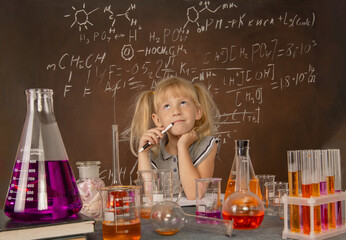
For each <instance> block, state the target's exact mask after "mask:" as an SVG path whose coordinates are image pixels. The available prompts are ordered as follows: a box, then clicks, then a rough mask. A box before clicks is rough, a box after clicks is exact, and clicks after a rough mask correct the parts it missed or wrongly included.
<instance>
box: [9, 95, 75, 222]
mask: <svg viewBox="0 0 346 240" xmlns="http://www.w3.org/2000/svg"><path fill="white" fill-rule="evenodd" d="M25 93H26V98H27V113H26V118H25V123H24V128H23V132H22V136H21V139H20V143H19V146H18V150H17V155H16V159H15V163H14V167H13V173H12V177H11V181H10V185H9V188H8V192H7V197H6V202H5V208H4V212H5V214H6V215H7V216H8V217H10V218H12V219H17V220H23V221H34V220H38V221H40V220H55V219H61V218H65V217H68V216H70V215H73V214H76V213H78V212H79V211H80V209H81V208H82V201H81V199H80V196H79V193H78V188H77V185H76V181H75V178H74V176H73V172H72V169H71V166H70V164H69V162H68V156H67V153H66V150H65V146H64V143H63V141H62V138H61V135H60V131H59V128H58V125H57V122H56V119H55V115H54V110H53V90H51V89H28V90H26V91H25Z"/></svg>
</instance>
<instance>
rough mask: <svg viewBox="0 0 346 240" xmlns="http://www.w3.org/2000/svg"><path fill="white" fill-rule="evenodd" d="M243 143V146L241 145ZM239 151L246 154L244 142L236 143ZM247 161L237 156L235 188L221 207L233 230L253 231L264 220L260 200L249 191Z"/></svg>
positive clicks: (244, 157) (262, 206)
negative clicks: (232, 225)
mask: <svg viewBox="0 0 346 240" xmlns="http://www.w3.org/2000/svg"><path fill="white" fill-rule="evenodd" d="M243 143H245V144H243ZM237 148H240V149H241V150H240V151H244V152H248V149H247V148H248V144H247V143H246V142H244V141H243V142H237ZM249 165H250V164H249V159H248V155H246V154H245V155H243V154H241V155H238V157H237V158H236V169H237V171H236V173H237V178H236V186H235V192H233V193H231V195H229V196H228V197H227V199H226V201H225V202H224V204H223V207H222V216H223V218H224V219H228V220H233V221H234V223H233V224H234V228H235V229H244V230H245V229H254V228H257V227H259V225H261V223H262V221H263V218H264V205H263V202H262V200H261V199H260V198H259V197H258V196H257V195H256V194H254V193H253V192H251V191H249V190H248V189H249V188H248V187H249Z"/></svg>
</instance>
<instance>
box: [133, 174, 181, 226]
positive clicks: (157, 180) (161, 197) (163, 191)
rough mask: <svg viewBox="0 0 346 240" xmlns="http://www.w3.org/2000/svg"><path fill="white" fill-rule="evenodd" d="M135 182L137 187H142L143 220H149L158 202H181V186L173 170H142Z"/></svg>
mask: <svg viewBox="0 0 346 240" xmlns="http://www.w3.org/2000/svg"><path fill="white" fill-rule="evenodd" d="M134 182H135V184H136V185H137V186H141V190H140V192H141V198H140V201H141V218H144V219H149V218H150V212H151V208H152V207H153V205H154V204H155V203H157V202H161V201H165V200H170V201H173V200H174V201H175V202H179V200H180V197H181V193H182V189H181V185H180V182H179V181H178V180H177V179H175V178H173V172H172V170H167V169H156V170H140V171H138V172H137V179H136V180H135V181H134Z"/></svg>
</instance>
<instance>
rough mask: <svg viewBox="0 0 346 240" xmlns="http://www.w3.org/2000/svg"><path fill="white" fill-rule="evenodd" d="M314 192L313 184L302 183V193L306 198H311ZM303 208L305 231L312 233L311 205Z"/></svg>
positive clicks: (305, 232)
mask: <svg viewBox="0 0 346 240" xmlns="http://www.w3.org/2000/svg"><path fill="white" fill-rule="evenodd" d="M311 194H312V184H302V195H303V197H304V198H310V197H311ZM302 208H303V232H304V234H308V235H309V234H310V207H309V206H302Z"/></svg>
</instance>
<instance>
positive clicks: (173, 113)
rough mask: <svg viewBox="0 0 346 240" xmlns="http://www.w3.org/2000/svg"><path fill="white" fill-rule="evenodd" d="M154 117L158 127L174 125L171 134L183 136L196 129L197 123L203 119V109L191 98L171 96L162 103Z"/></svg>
mask: <svg viewBox="0 0 346 240" xmlns="http://www.w3.org/2000/svg"><path fill="white" fill-rule="evenodd" d="M152 117H153V120H154V122H155V125H156V126H157V127H167V126H168V125H169V124H171V123H174V126H173V127H172V128H171V129H170V133H171V134H173V135H175V136H181V135H183V134H185V133H187V132H189V131H191V130H192V129H193V128H194V126H195V121H196V120H199V119H201V117H202V109H201V108H200V107H197V106H196V105H195V104H194V102H193V101H192V99H190V98H189V97H181V96H170V97H168V98H167V99H166V100H164V101H162V103H161V104H160V105H159V106H158V110H157V112H156V114H153V116H152Z"/></svg>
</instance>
